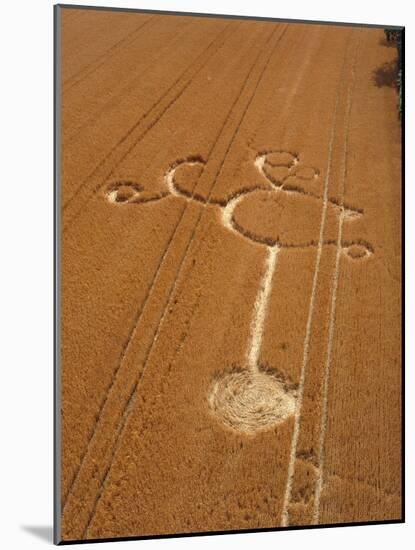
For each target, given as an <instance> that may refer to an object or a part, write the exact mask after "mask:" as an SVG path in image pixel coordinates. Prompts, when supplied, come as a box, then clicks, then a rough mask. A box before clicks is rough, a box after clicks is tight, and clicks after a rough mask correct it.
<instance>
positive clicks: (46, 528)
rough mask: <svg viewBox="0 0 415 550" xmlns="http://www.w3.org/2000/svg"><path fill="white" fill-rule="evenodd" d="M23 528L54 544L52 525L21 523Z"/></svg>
mask: <svg viewBox="0 0 415 550" xmlns="http://www.w3.org/2000/svg"><path fill="white" fill-rule="evenodd" d="M21 529H22V530H23V531H26V533H30V534H31V535H33V536H35V537H37V538H38V539H41V540H43V541H44V542H48V543H50V544H53V527H52V526H51V525H21Z"/></svg>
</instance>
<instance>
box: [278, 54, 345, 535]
mask: <svg viewBox="0 0 415 550" xmlns="http://www.w3.org/2000/svg"><path fill="white" fill-rule="evenodd" d="M348 49H349V48H348V47H347V48H346V50H345V55H344V58H343V65H342V70H341V72H340V76H339V85H338V88H337V94H336V100H335V106H334V113H333V122H332V127H331V135H330V141H329V149H328V158H327V172H326V177H325V181H324V193H323V206H322V211H321V222H320V235H319V242H318V247H317V253H316V263H315V268H314V276H313V284H312V288H311V296H310V303H309V310H308V318H307V327H306V333H305V338H304V348H303V362H302V367H301V375H300V384H299V388H298V397H297V406H296V410H295V415H294V431H293V436H292V439H291V450H290V459H289V464H288V474H287V484H286V489H285V494H284V501H283V509H282V514H281V525H282V526H283V527H286V526H287V525H289V515H288V506H289V505H290V502H291V492H292V484H293V480H294V473H295V460H296V455H297V444H298V439H299V435H300V423H301V409H302V401H303V395H304V387H305V381H306V374H307V367H308V356H309V346H310V340H311V331H312V326H313V314H314V305H315V301H316V291H317V283H318V276H319V270H320V261H321V256H322V251H323V242H324V230H325V225H326V213H327V206H328V199H329V183H330V176H331V164H332V154H333V145H334V139H335V129H336V123H337V113H338V107H339V101H340V92H341V86H342V82H343V78H342V76H343V74H344V71H345V67H346V56H347V52H348Z"/></svg>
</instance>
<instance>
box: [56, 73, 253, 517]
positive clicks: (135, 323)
mask: <svg viewBox="0 0 415 550" xmlns="http://www.w3.org/2000/svg"><path fill="white" fill-rule="evenodd" d="M252 68H253V67H251V69H250V70H249V72H248V74H247V77H246V78H245V81H244V85H245V83H246V81H247V80H248V77H249V75H250V73H251V70H252ZM239 97H240V94H238V96H237V97H236V99H235V100H234V101H233V103H232V105H231V108H230V110H229V112H228V116H227V117H226V119H225V122H224V123H223V125H222V126H221V129H220V131H219V134H218V136H217V138H216V140H215V141H214V143H213V145H212V148H211V150H210V151H209V153H208V156H209V155H210V154H211V152H212V150H213V148H214V146H215V144H216V142H217V140H218V139H219V136H220V135H221V133H222V131H223V129H224V127H225V125H226V122H227V121H228V119H229V116H230V114H231V112H232V110H233V108H234V106H235V104H236V103H237V101H238V99H239ZM120 162H121V161H120ZM195 185H197V181H196V183H195ZM187 207H188V203H186V204H185V205H184V206H183V207H182V209H181V213H180V215H179V218H178V220H177V222H176V224H175V226H174V229H173V231H172V233H171V234H170V237H169V238H168V240H167V243H166V247H165V249H164V251H163V253H162V255H161V257H160V261H159V263H158V265H157V268H156V271H155V274H154V277H153V279H152V281H151V283H150V285H149V288H148V290H147V293H146V295H145V297H144V300H143V302H142V304H141V306H140V308H139V309H138V311H137V313H136V315H135V317H134V321H133V324H132V326H131V330H130V332H129V334H128V337H127V340H126V342H125V344H124V346H123V348H122V353H121V356H120V360H119V364H118V366H117V368H116V369H115V371H114V374H113V376H112V378H111V382H110V385H109V387H108V390H107V392H106V395H105V396H104V400H103V402H102V404H101V405H100V410H99V413H98V419H97V421H96V422H95V425H94V426H93V428H92V434H91V436H90V439H89V442H88V445H87V448H86V450H85V453H84V454H83V455H82V457H81V462H80V465H79V467H78V469H77V470H76V473H75V475H74V478H73V480H72V481H71V483H70V488H69V490H68V496H69V494H70V492H71V488H72V486H73V485H74V483H75V481H76V478H77V476H78V473H79V471H80V469H81V467H82V463H83V461H84V459H85V456H86V454H87V452H88V448H89V444H90V442H91V439H92V438H93V436H94V433H95V428H96V426H97V424H98V422H99V418H100V416H101V413H102V410H103V408H104V406H105V403H106V400H107V397H108V394H109V392H110V391H111V389H112V387H113V385H114V382H115V380H116V377H117V374H118V371H119V369H120V367H121V365H122V362H123V360H124V358H125V356H126V354H127V352H128V349H129V347H130V345H131V342H132V341H133V339H134V336H135V334H136V331H137V327H138V323H139V321H140V319H141V317H142V314H143V311H144V309H145V307H146V304H147V302H148V300H149V298H150V297H151V295H152V292H153V290H154V287H155V285H156V282H157V280H158V277H159V273H160V270H161V267H162V265H163V263H164V260H165V258H166V256H167V254H168V251H169V249H170V246H171V243H172V242H173V240H174V237H175V236H176V234H177V231H178V228H179V226H180V223H181V221H182V219H183V216H184V214H185V212H186V210H187ZM65 500H66V499H65ZM64 506H65V504H64Z"/></svg>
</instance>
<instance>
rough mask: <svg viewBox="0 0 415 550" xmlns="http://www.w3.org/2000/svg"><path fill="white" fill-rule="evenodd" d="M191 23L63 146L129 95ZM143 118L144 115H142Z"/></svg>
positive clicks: (73, 140) (64, 143)
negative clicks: (117, 100) (118, 99)
mask: <svg viewBox="0 0 415 550" xmlns="http://www.w3.org/2000/svg"><path fill="white" fill-rule="evenodd" d="M190 24H191V23H190V22H187V23H186V24H185V25H183V27H184V28H181V29H180V34H179V31H178V30H177V31H176V36H175V38H174V40H172V42H171V43H170V44H167V45H166V46H165V48H162V49H160V50H159V51H158V52H157V54H156V56H155V57H154V58H153V59H152V60H151V62H150V63H149V64H148V65H147V66H146V67H145V68H144V69H142V70H141V71H140V73H139V74H138V75H136V76H134V78H133V79H132V80H131V81H128V82H127V83H126V84H125V85H124V86H123V87H122V88H121V89H120V90H118V92H117V94H116V95H115V96H111V97H110V98H109V99H108V100H107V101H106V102H105V103H104V104H103V105H101V107H100V108H99V109H98V110H97V111H95V112H94V113H92V114H91V115H90V116H89V117H88V118H87V119H86V120H85V121H84V122H83V123H82V124H81V125H80V126H79V127H78V128H77V129H76V130H75V131H74V133H73V134H71V135H70V136H68V137H67V138H65V139H64V140H63V146H65V145H67V144H72V143H73V142H76V140H77V138H78V136H79V135H80V134H82V131H83V130H84V129H85V128H87V127H88V126H89V125H93V124H94V123H95V122H96V121H97V120H98V119H99V118H100V117H101V116H102V113H103V112H104V111H106V110H107V109H109V108H110V107H111V105H113V104H115V103H116V99H117V98H118V97H120V96H121V97H122V96H123V95H124V94H128V93H129V92H130V90H131V89H132V88H134V86H135V85H136V84H137V82H140V81H141V80H142V79H143V78H144V77H145V75H146V74H147V72H148V71H149V70H151V68H152V66H153V65H154V64H157V63H158V62H159V60H160V58H162V56H163V55H165V52H166V49H167V48H170V49H171V48H174V46H175V44H176V42H179V41H180V40H182V34H183V33H184V32H185V29H186V27H188V26H189V25H190ZM142 116H143V115H142Z"/></svg>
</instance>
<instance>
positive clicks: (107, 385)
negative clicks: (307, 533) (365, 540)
mask: <svg viewBox="0 0 415 550" xmlns="http://www.w3.org/2000/svg"><path fill="white" fill-rule="evenodd" d="M253 15H254V14H253ZM403 38H404V35H403V28H398V27H385V26H382V27H380V26H369V25H355V24H353V25H351V24H345V23H322V22H307V21H287V20H272V19H264V18H262V19H261V18H254V17H252V18H251V17H234V16H232V17H231V16H226V15H224V16H222V15H221V16H219V15H206V14H185V13H167V12H155V11H139V10H124V9H109V8H105V9H104V8H91V7H88V8H82V7H79V6H69V5H66V6H65V5H61V6H55V123H56V127H55V222H56V223H55V228H56V248H55V252H56V264H55V265H56V334H55V365H56V368H55V407H56V409H55V542H56V543H69V542H80V541H105V540H111V539H128V538H133V539H135V538H143V537H162V536H180V535H190V534H215V533H229V532H243V531H260V530H278V529H290V528H299V527H304V528H305V527H310V526H333V525H356V524H362V523H380V522H402V521H403V501H402V478H403V471H402V469H403V461H402V449H403V440H402V423H403V418H402V378H403V367H402V364H403V357H402V282H401V277H402V257H401V254H402V227H403V223H402V202H403V174H402V150H403V148H402V142H403V124H404V116H403V115H404V108H403V107H404V101H403V86H404V72H403V67H404V48H403V46H404V44H403Z"/></svg>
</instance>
